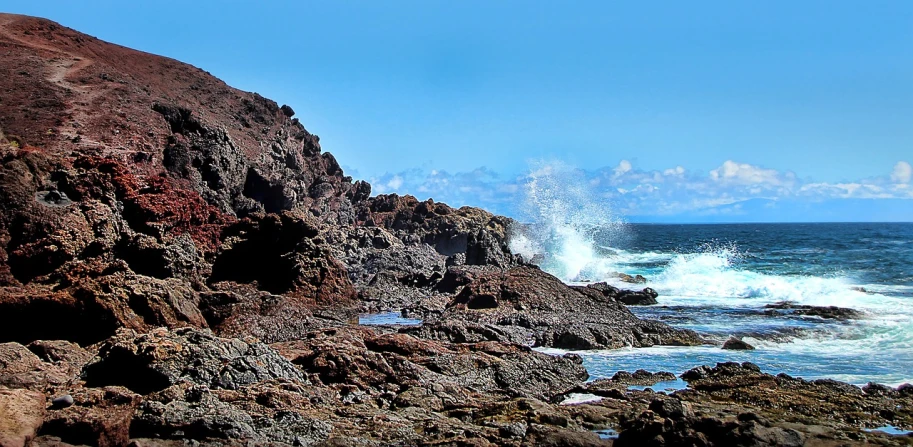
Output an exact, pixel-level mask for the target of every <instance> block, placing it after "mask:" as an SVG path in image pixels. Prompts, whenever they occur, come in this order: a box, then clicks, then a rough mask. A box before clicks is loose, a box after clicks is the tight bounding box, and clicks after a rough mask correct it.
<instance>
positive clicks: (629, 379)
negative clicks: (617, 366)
mask: <svg viewBox="0 0 913 447" xmlns="http://www.w3.org/2000/svg"><path fill="white" fill-rule="evenodd" d="M675 379H676V377H675V374H672V373H670V372H667V371H659V372H655V373H652V372H650V371H647V370H645V369H638V370H637V371H634V373H629V372H627V371H618V372H617V373H615V375H613V376H612V378H611V379H610V380H611V381H612V382H616V383H620V384H623V385H641V386H649V385H654V384H656V383H659V382H669V381H672V380H675Z"/></svg>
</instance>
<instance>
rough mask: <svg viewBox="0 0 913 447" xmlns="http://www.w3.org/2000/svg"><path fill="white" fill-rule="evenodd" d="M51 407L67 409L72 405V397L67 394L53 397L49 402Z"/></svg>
mask: <svg viewBox="0 0 913 447" xmlns="http://www.w3.org/2000/svg"><path fill="white" fill-rule="evenodd" d="M51 405H52V406H54V407H55V408H66V407H69V406H71V405H73V396H70V395H69V394H64V395H63V396H60V397H55V398H54V399H53V400H51Z"/></svg>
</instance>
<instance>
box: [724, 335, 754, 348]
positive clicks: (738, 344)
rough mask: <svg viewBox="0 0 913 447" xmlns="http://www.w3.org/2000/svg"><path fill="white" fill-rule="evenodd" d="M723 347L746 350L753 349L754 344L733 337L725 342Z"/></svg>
mask: <svg viewBox="0 0 913 447" xmlns="http://www.w3.org/2000/svg"><path fill="white" fill-rule="evenodd" d="M723 349H731V350H736V351H745V350H752V349H754V346H752V345H750V344H748V342H745V341H742V340H740V339H738V338H735V337H731V338H729V339H728V340H726V342H725V343H723Z"/></svg>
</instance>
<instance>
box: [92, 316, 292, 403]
mask: <svg viewBox="0 0 913 447" xmlns="http://www.w3.org/2000/svg"><path fill="white" fill-rule="evenodd" d="M82 375H83V379H84V380H85V381H86V386H90V387H100V386H108V385H121V386H124V387H126V388H129V389H131V390H132V391H134V392H137V393H139V394H148V393H151V392H155V391H159V390H163V389H165V388H167V387H169V386H171V385H174V384H177V383H180V382H181V381H189V382H191V383H194V384H198V385H203V386H208V387H212V388H225V389H237V388H239V387H241V386H243V385H249V384H253V383H257V382H261V381H264V380H270V379H287V380H292V381H298V382H301V383H307V379H306V378H305V377H304V376H303V375H302V374H301V372H299V371H298V369H296V368H295V366H294V365H292V364H291V363H290V362H289V361H288V360H286V359H284V358H283V357H281V356H280V355H279V354H278V353H276V352H275V351H274V350H273V349H271V348H270V347H269V346H267V345H265V344H262V343H259V342H256V341H253V340H250V341H245V340H241V339H237V338H234V339H225V338H218V337H216V336H214V335H212V333H211V332H210V331H208V330H200V329H191V328H182V329H175V330H172V331H169V330H167V329H157V330H155V331H153V332H151V333H148V334H142V335H137V334H136V333H134V332H133V331H129V330H121V331H119V332H118V334H117V335H116V336H114V337H112V338H111V339H109V340H107V341H105V342H104V344H103V345H102V346H101V349H100V350H99V354H98V356H96V358H95V359H94V360H93V361H92V362H91V363H89V364H88V365H86V367H85V368H84V370H83V374H82Z"/></svg>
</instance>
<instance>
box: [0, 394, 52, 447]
mask: <svg viewBox="0 0 913 447" xmlns="http://www.w3.org/2000/svg"><path fill="white" fill-rule="evenodd" d="M44 414H45V408H44V395H43V394H41V393H39V392H35V391H28V390H22V389H18V390H11V389H7V388H2V387H0V446H3V447H24V446H26V445H28V444H29V441H31V440H32V439H33V438H34V437H35V435H36V434H37V433H38V428H39V427H41V424H42V422H43V420H44Z"/></svg>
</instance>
